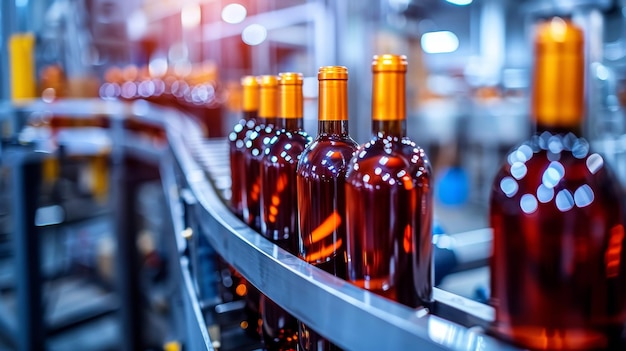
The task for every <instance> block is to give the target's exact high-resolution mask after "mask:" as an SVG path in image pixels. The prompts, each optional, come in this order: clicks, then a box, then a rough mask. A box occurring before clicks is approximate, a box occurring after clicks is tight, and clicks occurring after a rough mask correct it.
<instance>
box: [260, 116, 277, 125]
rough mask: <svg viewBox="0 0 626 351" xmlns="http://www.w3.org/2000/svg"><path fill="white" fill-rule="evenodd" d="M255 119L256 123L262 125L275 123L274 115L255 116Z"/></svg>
mask: <svg viewBox="0 0 626 351" xmlns="http://www.w3.org/2000/svg"><path fill="white" fill-rule="evenodd" d="M256 120H257V125H262V126H268V125H271V126H275V125H276V117H260V116H257V118H256Z"/></svg>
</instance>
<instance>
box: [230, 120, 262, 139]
mask: <svg viewBox="0 0 626 351" xmlns="http://www.w3.org/2000/svg"><path fill="white" fill-rule="evenodd" d="M255 127H256V123H255V122H254V121H253V120H245V119H241V120H239V122H237V124H235V125H234V126H233V129H232V130H231V131H230V133H229V134H228V140H229V141H230V142H231V143H237V144H241V142H243V141H244V139H245V138H246V137H247V136H248V135H249V134H250V133H251V132H252V131H253V130H254V128H255ZM238 142H239V143H238Z"/></svg>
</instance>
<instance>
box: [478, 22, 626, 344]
mask: <svg viewBox="0 0 626 351" xmlns="http://www.w3.org/2000/svg"><path fill="white" fill-rule="evenodd" d="M583 38H584V35H583V31H582V30H581V29H579V28H578V27H577V26H576V25H575V24H574V23H572V21H571V20H569V19H563V18H559V17H555V18H552V19H549V20H546V21H543V22H541V23H540V24H538V26H537V31H536V36H535V41H534V49H535V52H534V76H533V80H534V81H533V83H534V84H533V91H532V106H531V112H532V116H533V118H534V122H535V124H536V129H537V131H536V134H535V135H534V136H532V137H531V138H530V140H528V141H526V142H524V143H522V144H521V145H519V146H517V147H516V148H514V149H513V150H512V151H511V152H510V153H509V154H508V157H507V159H506V162H504V165H503V166H502V168H501V169H500V170H499V171H498V173H497V175H496V177H495V180H494V182H493V186H492V191H491V199H490V224H491V227H492V228H493V235H494V236H493V256H492V259H491V264H490V265H491V272H492V273H491V293H492V297H491V301H492V303H493V305H494V307H495V310H496V316H495V322H494V324H493V331H494V333H495V334H497V335H499V336H501V337H502V338H504V339H507V340H510V341H512V342H514V343H516V344H518V345H520V346H523V347H526V348H531V349H536V350H589V349H610V350H615V349H620V350H623V349H624V347H623V346H624V345H621V346H619V343H620V341H619V335H620V334H621V333H622V329H623V326H624V321H625V320H626V298H625V296H626V257H625V256H624V255H625V252H626V251H624V250H622V248H623V246H624V211H623V210H624V206H623V201H624V193H623V190H622V187H621V186H620V184H619V183H618V181H617V180H616V178H615V176H614V174H613V173H612V171H611V169H610V168H609V166H608V164H606V163H605V162H604V159H603V158H602V156H600V155H599V154H597V153H593V152H592V151H590V148H589V143H588V142H587V141H586V140H585V139H584V138H583V137H582V136H581V131H582V128H581V126H582V122H583V116H584V96H583V95H584V71H585V69H584V68H585V65H584V52H583V43H584V39H583Z"/></svg>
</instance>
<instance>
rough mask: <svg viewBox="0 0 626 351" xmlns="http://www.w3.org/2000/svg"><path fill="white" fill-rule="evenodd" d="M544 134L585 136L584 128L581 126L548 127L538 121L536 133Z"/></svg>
mask: <svg viewBox="0 0 626 351" xmlns="http://www.w3.org/2000/svg"><path fill="white" fill-rule="evenodd" d="M543 132H548V133H550V134H563V135H565V134H568V133H572V134H574V135H576V136H577V137H582V136H583V133H582V126H581V125H580V124H578V125H571V126H559V125H548V124H545V123H541V122H540V121H537V123H536V125H535V133H536V134H541V133H543Z"/></svg>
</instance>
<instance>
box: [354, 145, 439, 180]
mask: <svg viewBox="0 0 626 351" xmlns="http://www.w3.org/2000/svg"><path fill="white" fill-rule="evenodd" d="M431 175H432V167H431V164H430V160H429V159H428V156H427V155H426V152H425V151H424V149H422V148H421V147H420V146H418V145H417V144H416V143H415V142H413V141H412V140H410V139H409V138H406V137H405V138H378V137H377V138H373V139H372V140H370V141H369V142H367V143H365V144H363V145H362V146H360V147H359V149H358V150H357V151H356V152H355V154H354V156H353V157H352V160H351V162H350V165H349V169H348V175H347V176H348V178H354V179H361V180H362V179H363V178H364V177H365V178H366V179H369V180H371V181H375V180H376V179H383V180H384V181H388V180H389V179H395V180H396V181H397V180H403V181H404V180H405V179H406V177H410V178H429V177H431Z"/></svg>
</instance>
